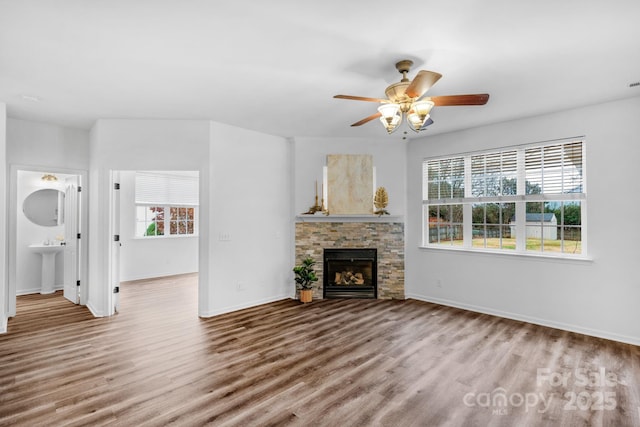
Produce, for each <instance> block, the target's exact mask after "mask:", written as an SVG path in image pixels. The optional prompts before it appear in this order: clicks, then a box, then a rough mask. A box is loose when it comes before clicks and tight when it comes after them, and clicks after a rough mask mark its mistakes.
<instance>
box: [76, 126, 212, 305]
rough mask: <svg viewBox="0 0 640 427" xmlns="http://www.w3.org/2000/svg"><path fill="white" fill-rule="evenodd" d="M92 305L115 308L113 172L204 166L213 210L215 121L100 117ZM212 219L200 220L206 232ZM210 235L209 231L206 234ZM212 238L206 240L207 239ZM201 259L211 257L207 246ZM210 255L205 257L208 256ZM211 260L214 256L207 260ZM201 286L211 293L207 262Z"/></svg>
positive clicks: (203, 186)
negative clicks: (211, 163)
mask: <svg viewBox="0 0 640 427" xmlns="http://www.w3.org/2000/svg"><path fill="white" fill-rule="evenodd" d="M90 159H91V166H90V191H91V198H90V206H89V213H90V217H91V221H90V242H89V287H90V289H89V302H88V304H87V305H88V307H89V309H90V310H91V311H92V312H93V313H94V314H95V315H97V316H107V315H110V314H111V313H112V307H111V296H112V294H111V288H110V286H111V284H110V283H109V278H110V271H109V269H108V267H109V257H110V251H109V249H110V245H111V241H112V239H111V238H110V235H109V233H110V230H109V226H110V224H109V218H110V215H109V197H110V194H111V188H110V186H109V184H110V173H111V171H121V170H193V171H200V177H201V183H200V193H201V197H200V201H201V203H204V204H205V206H204V208H203V207H202V206H201V208H200V212H201V214H202V212H203V210H204V212H205V215H206V214H207V212H206V210H207V206H206V205H207V203H208V199H206V198H205V199H203V191H204V193H205V196H206V197H208V188H209V184H208V182H207V178H208V170H209V164H208V160H209V122H207V121H194V120H98V121H97V122H96V124H95V125H94V126H93V128H92V130H91V150H90ZM203 229H204V233H207V230H208V228H207V224H206V223H205V224H203V223H202V222H201V223H200V232H201V234H202V233H203ZM205 235H206V234H205ZM204 242H205V243H206V240H205V241H204ZM199 243H200V247H199V253H198V256H199V258H200V262H199V264H200V265H202V264H203V259H204V260H205V261H206V260H208V253H209V251H208V247H207V245H205V246H202V243H203V241H202V240H201V241H200V242H199ZM203 257H204V258H203ZM207 262H208V261H207ZM199 273H200V285H199V292H200V293H201V294H202V293H206V292H208V288H207V287H206V286H204V284H206V283H207V282H208V271H207V269H206V265H205V268H201V269H200V271H199Z"/></svg>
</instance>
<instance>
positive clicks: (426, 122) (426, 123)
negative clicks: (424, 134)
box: [420, 117, 433, 130]
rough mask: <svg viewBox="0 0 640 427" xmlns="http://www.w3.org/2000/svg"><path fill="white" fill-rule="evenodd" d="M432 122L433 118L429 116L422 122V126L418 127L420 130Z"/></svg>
mask: <svg viewBox="0 0 640 427" xmlns="http://www.w3.org/2000/svg"><path fill="white" fill-rule="evenodd" d="M432 124H433V120H432V119H431V117H429V118H428V119H427V120H426V121H425V122H424V124H423V125H422V127H421V128H420V130H424V129H425V128H426V127H427V126H431V125H432Z"/></svg>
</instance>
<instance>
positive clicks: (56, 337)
mask: <svg viewBox="0 0 640 427" xmlns="http://www.w3.org/2000/svg"><path fill="white" fill-rule="evenodd" d="M196 288H197V276H195V275H184V276H174V277H168V278H160V279H155V280H144V281H137V282H129V283H123V284H122V286H121V311H120V313H119V314H117V315H116V316H113V317H110V318H102V319H96V318H93V317H92V316H91V314H90V313H89V312H88V310H87V309H86V308H83V307H79V306H74V305H72V304H70V303H68V302H67V301H65V300H64V299H63V298H62V296H61V294H60V293H56V294H55V295H28V296H21V297H19V298H18V315H17V317H16V318H13V319H10V321H9V333H8V334H6V335H2V336H0V392H1V393H0V425H2V426H5V425H7V426H8V425H11V426H87V425H89V426H101V425H109V426H164V425H177V426H200V425H215V426H266V425H295V426H555V425H557V426H639V425H640V387H639V383H640V348H639V347H636V346H632V345H626V344H621V343H616V342H613V341H608V340H603V339H597V338H592V337H587V336H583V335H580V334H574V333H569V332H564V331H560V330H556V329H550V328H544V327H540V326H535V325H531V324H528V323H522V322H516V321H511V320H506V319H501V318H497V317H492V316H488V315H483V314H478V313H473V312H467V311H464V310H459V309H455V308H450V307H444V306H439V305H435V304H430V303H425V302H420V301H415V300H407V301H386V300H385V301H383V300H323V301H314V302H313V303H311V304H306V305H302V304H299V303H298V302H297V301H292V300H284V301H279V302H275V303H271V304H266V305H262V306H259V307H254V308H250V309H246V310H242V311H239V312H235V313H231V314H225V315H221V316H217V317H215V318H210V319H200V318H198V317H197V295H196V293H197V289H196Z"/></svg>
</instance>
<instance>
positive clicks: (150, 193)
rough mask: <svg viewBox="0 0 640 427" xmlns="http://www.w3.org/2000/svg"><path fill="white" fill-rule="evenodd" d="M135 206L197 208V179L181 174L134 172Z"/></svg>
mask: <svg viewBox="0 0 640 427" xmlns="http://www.w3.org/2000/svg"><path fill="white" fill-rule="evenodd" d="M135 193H136V196H135V197H136V204H147V205H168V206H171V205H174V206H175V205H179V206H198V204H199V201H198V177H197V176H192V175H187V174H185V173H181V172H173V173H172V172H136V191H135Z"/></svg>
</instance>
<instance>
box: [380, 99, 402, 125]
mask: <svg viewBox="0 0 640 427" xmlns="http://www.w3.org/2000/svg"><path fill="white" fill-rule="evenodd" d="M399 111H400V104H393V103H389V104H382V105H381V106H379V107H378V112H379V113H380V114H382V118H384V119H387V120H388V121H389V120H391V119H393V118H394V117H395V116H396V115H397V114H398V112H399Z"/></svg>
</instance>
